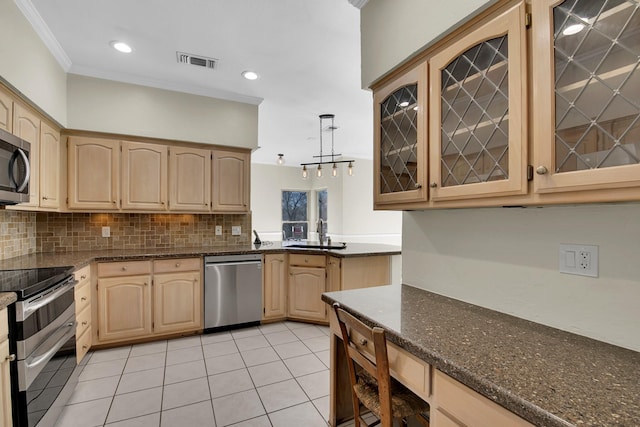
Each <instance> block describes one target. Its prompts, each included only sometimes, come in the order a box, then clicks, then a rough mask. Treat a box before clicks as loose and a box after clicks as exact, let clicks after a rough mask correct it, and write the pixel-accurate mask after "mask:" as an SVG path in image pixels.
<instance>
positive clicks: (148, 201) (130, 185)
mask: <svg viewBox="0 0 640 427" xmlns="http://www.w3.org/2000/svg"><path fill="white" fill-rule="evenodd" d="M122 209H126V210H153V211H162V210H166V209H167V146H166V145H160V144H147V143H144V142H129V141H123V142H122Z"/></svg>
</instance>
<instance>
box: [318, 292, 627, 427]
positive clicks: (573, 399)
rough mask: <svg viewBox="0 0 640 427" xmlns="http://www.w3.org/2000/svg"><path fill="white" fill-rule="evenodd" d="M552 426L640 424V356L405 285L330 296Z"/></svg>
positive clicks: (396, 340) (486, 392) (412, 350)
mask: <svg viewBox="0 0 640 427" xmlns="http://www.w3.org/2000/svg"><path fill="white" fill-rule="evenodd" d="M322 298H323V300H324V301H325V302H327V303H329V304H332V303H334V302H338V303H340V304H341V305H342V306H343V307H344V308H345V309H346V310H348V311H350V312H351V313H353V314H354V315H356V316H357V317H358V318H359V319H361V320H362V321H363V322H365V323H367V324H369V325H370V326H380V327H383V328H385V329H386V330H387V331H388V332H387V339H388V340H389V341H391V342H393V343H394V344H396V345H398V346H400V347H401V348H403V349H405V350H406V351H408V352H409V353H412V354H414V355H415V356H417V357H419V358H420V359H422V360H424V361H425V362H427V363H429V364H431V365H432V366H434V367H435V368H437V369H439V370H440V371H442V372H444V373H446V374H448V375H449V376H451V377H453V378H455V379H456V380H458V381H460V382H461V383H463V384H465V385H467V386H468V387H470V388H472V389H474V390H475V391H477V392H478V393H480V394H482V395H484V396H485V397H487V398H489V399H491V400H492V401H494V402H497V403H498V404H500V405H501V406H503V407H505V408H507V409H509V410H510V411H512V412H514V413H516V414H518V415H519V416H521V417H522V418H524V419H526V420H527V421H529V422H531V423H533V424H535V425H538V426H544V427H555V426H563V427H564V426H626V427H630V426H640V381H639V378H640V353H638V352H635V351H632V350H628V349H624V348H621V347H617V346H613V345H610V344H606V343H603V342H600V341H596V340H593V339H589V338H586V337H583V336H579V335H575V334H572V333H568V332H564V331H560V330H558V329H554V328H550V327H548V326H544V325H540V324H538V323H533V322H530V321H527V320H523V319H520V318H517V317H513V316H509V315H506V314H503V313H499V312H496V311H493V310H488V309H485V308H482V307H478V306H475V305H471V304H467V303H464V302H461V301H458V300H454V299H451V298H446V297H443V296H441V295H437V294H434V293H431V292H428V291H425V290H422V289H418V288H415V287H411V286H407V285H401V286H397V285H396V286H381V287H375V288H366V289H356V290H352V291H340V292H329V293H325V294H323V297H322Z"/></svg>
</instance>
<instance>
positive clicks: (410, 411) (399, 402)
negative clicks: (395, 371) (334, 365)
mask: <svg viewBox="0 0 640 427" xmlns="http://www.w3.org/2000/svg"><path fill="white" fill-rule="evenodd" d="M333 309H334V311H335V313H336V316H337V318H338V324H339V325H340V331H341V333H342V342H343V343H344V350H345V353H346V356H347V364H348V367H349V379H350V383H351V397H352V400H353V412H354V418H355V427H360V426H361V423H362V424H364V425H365V426H367V427H371V426H375V425H378V424H381V425H382V427H392V426H393V420H394V419H397V420H400V422H401V425H406V418H407V417H411V416H415V417H416V419H417V420H418V421H419V422H420V423H421V424H422V425H424V426H427V427H428V426H429V422H428V421H427V420H428V414H429V404H428V403H426V402H424V401H423V400H422V399H420V398H419V397H418V396H416V395H415V394H414V393H413V392H411V391H410V390H409V389H407V388H406V387H405V386H403V385H402V384H400V383H399V382H398V381H397V380H395V379H394V378H392V377H391V375H390V374H389V359H388V356H387V340H386V337H385V332H384V329H382V328H379V327H374V328H370V327H368V326H367V325H365V324H364V323H362V322H361V321H359V320H358V319H356V318H355V317H353V316H352V315H350V314H349V313H347V312H346V311H344V310H343V309H342V308H341V307H340V304H338V303H335V304H333ZM354 332H355V333H357V335H356V334H354ZM365 348H366V349H368V350H365ZM369 351H370V352H371V353H368V352H369ZM361 405H362V406H364V407H365V408H366V409H368V410H369V411H371V412H372V413H373V414H374V415H375V416H376V417H377V418H378V419H377V420H376V421H374V422H372V423H371V424H368V423H367V422H366V420H364V419H363V417H362V408H361Z"/></svg>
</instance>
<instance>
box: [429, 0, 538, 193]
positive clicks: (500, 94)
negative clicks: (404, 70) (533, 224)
mask: <svg viewBox="0 0 640 427" xmlns="http://www.w3.org/2000/svg"><path fill="white" fill-rule="evenodd" d="M429 84H430V92H429V94H430V98H429V111H430V116H429V118H430V121H429V129H430V132H429V158H430V170H429V187H430V189H429V190H430V193H431V196H430V197H431V200H433V201H439V200H453V199H468V198H476V197H486V196H489V195H490V196H504V195H512V194H524V193H526V192H527V163H526V162H527V114H526V112H527V66H526V25H525V5H524V3H520V4H519V5H517V6H514V7H512V8H511V9H509V10H508V11H506V12H503V13H501V14H500V15H498V16H496V17H495V18H493V19H491V20H490V21H488V22H487V23H485V24H484V25H482V26H481V27H479V28H477V29H475V30H472V31H470V32H467V33H465V34H463V35H462V36H461V37H459V38H458V39H455V41H454V42H452V43H449V44H448V45H446V46H445V47H443V48H442V49H441V50H438V51H437V52H436V53H435V54H434V55H433V57H431V58H430V60H429Z"/></svg>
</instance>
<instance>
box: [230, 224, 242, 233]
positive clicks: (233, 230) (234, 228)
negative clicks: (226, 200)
mask: <svg viewBox="0 0 640 427" xmlns="http://www.w3.org/2000/svg"><path fill="white" fill-rule="evenodd" d="M241 234H242V227H241V226H239V225H233V226H231V235H232V236H239V235H241Z"/></svg>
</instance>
